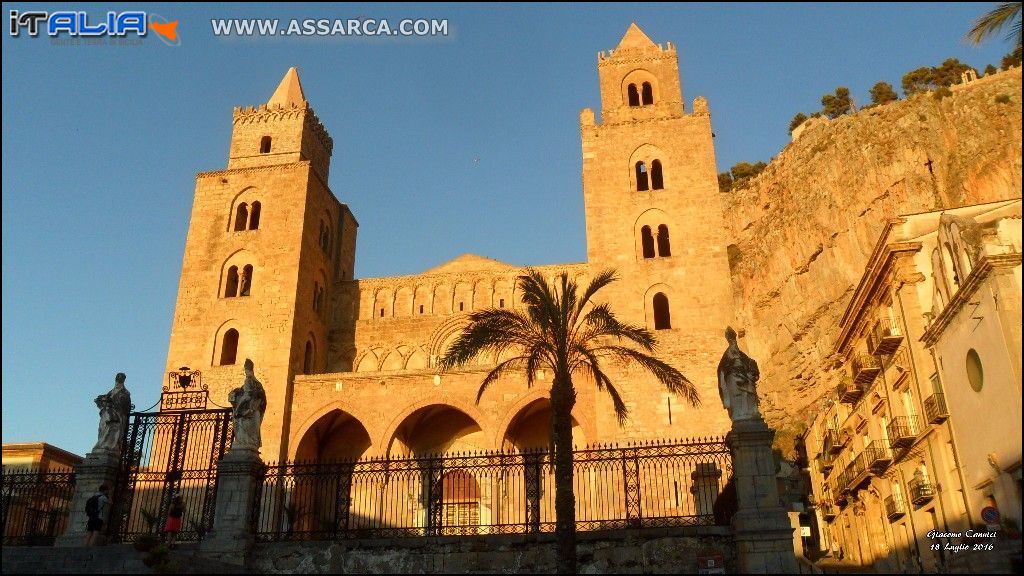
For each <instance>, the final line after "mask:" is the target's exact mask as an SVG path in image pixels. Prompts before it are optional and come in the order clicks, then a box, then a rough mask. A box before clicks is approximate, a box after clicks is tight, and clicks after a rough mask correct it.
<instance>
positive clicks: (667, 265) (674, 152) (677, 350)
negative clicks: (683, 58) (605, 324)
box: [580, 24, 732, 436]
mask: <svg viewBox="0 0 1024 576" xmlns="http://www.w3.org/2000/svg"><path fill="white" fill-rule="evenodd" d="M597 70H598V77H599V80H600V88H601V117H600V120H598V119H597V118H596V117H595V114H594V112H593V110H591V109H589V108H588V109H584V110H583V111H582V112H581V113H580V134H581V137H582V142H583V196H584V204H585V208H586V221H587V259H588V261H589V263H590V266H591V269H592V271H593V272H596V271H598V270H601V269H604V268H614V269H615V270H616V271H617V272H618V275H619V277H620V280H619V281H618V282H615V283H614V284H612V285H611V286H609V287H608V288H607V289H606V290H603V291H602V296H603V298H605V299H607V301H608V302H610V303H611V305H612V308H613V310H614V311H615V313H616V314H617V315H618V316H619V318H620V319H623V320H627V321H629V322H632V323H636V324H640V325H644V326H646V327H648V328H649V329H651V330H654V331H655V334H656V335H657V336H658V339H659V341H660V342H661V343H662V348H661V350H660V356H662V357H663V358H665V359H666V360H669V361H670V362H671V363H673V364H674V365H675V366H677V367H678V368H680V370H682V371H683V373H684V374H685V375H686V376H687V377H688V378H689V379H690V380H691V381H693V382H694V383H695V384H697V386H698V389H699V391H700V395H701V398H702V399H703V401H704V408H702V409H701V410H700V413H699V414H697V413H694V412H688V413H687V414H685V415H684V414H683V412H684V411H685V410H692V409H689V408H688V407H686V408H684V407H683V406H682V404H683V403H682V402H681V401H678V402H677V405H678V408H677V412H676V416H678V417H680V418H687V419H688V421H689V422H690V423H692V424H693V426H689V425H687V429H686V434H687V435H693V434H705V433H723V434H724V433H725V432H726V431H727V430H728V429H729V423H728V417H727V416H726V415H725V412H724V410H721V409H720V408H719V407H718V401H717V400H718V391H717V381H716V376H715V374H716V366H717V361H718V355H719V354H720V351H721V348H722V336H721V334H722V330H723V329H724V328H725V326H726V325H727V324H729V323H730V322H731V321H732V293H731V280H730V276H729V264H728V259H727V251H726V246H727V244H728V242H727V236H726V230H725V225H724V222H723V218H722V208H721V203H720V199H719V192H718V184H717V175H716V174H717V172H716V167H715V151H714V146H713V144H712V134H711V116H710V114H709V113H708V106H707V101H706V100H704V99H703V98H697V99H695V100H694V102H693V107H692V110H690V111H689V112H687V110H686V104H685V101H684V99H683V92H682V88H681V85H680V81H679V60H678V56H677V53H676V48H675V47H674V46H673V45H672V44H671V43H668V44H664V45H660V44H655V43H654V42H653V41H652V40H651V39H650V38H649V37H648V36H647V35H646V34H645V33H644V32H643V31H642V30H641V29H640V28H639V27H638V26H637V25H636V24H631V25H630V26H629V29H628V30H627V31H626V34H625V35H624V36H623V37H622V40H621V41H620V42H619V45H618V46H617V47H616V48H615V49H614V50H612V51H610V52H601V53H599V54H598V62H597ZM634 382H635V385H634ZM630 384H631V386H633V388H634V390H633V391H632V393H631V395H632V396H634V399H633V402H634V404H635V405H636V408H632V409H631V410H632V411H633V413H634V414H636V415H637V417H636V418H633V420H637V421H641V422H642V420H646V421H647V422H649V424H647V423H639V424H637V425H638V426H644V427H645V429H644V430H641V431H639V433H641V434H643V435H650V436H657V435H659V434H669V435H672V434H678V433H679V431H678V429H675V430H673V429H672V428H670V427H664V428H662V427H660V426H661V424H657V423H664V421H669V420H671V416H668V415H667V414H666V411H668V414H671V410H672V408H671V407H670V406H668V404H671V403H672V401H673V400H672V399H671V398H668V399H667V400H666V397H665V396H666V393H665V391H664V390H663V389H662V388H660V387H659V386H657V385H656V384H654V383H652V382H647V381H646V380H637V381H633V380H631V381H630Z"/></svg>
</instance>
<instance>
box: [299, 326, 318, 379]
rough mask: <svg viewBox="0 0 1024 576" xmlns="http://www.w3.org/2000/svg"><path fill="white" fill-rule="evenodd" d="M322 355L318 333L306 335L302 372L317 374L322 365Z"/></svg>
mask: <svg viewBox="0 0 1024 576" xmlns="http://www.w3.org/2000/svg"><path fill="white" fill-rule="evenodd" d="M320 356H321V353H320V350H319V346H317V341H316V335H315V334H313V333H312V332H310V333H309V334H308V335H307V336H306V343H305V346H304V347H303V350H302V373H303V374H316V373H317V370H318V366H319V365H320Z"/></svg>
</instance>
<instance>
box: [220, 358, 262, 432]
mask: <svg viewBox="0 0 1024 576" xmlns="http://www.w3.org/2000/svg"><path fill="white" fill-rule="evenodd" d="M228 402H230V403H231V418H232V420H233V422H234V435H233V437H232V438H231V449H232V450H236V449H237V450H253V451H258V450H259V448H260V446H261V445H262V444H263V443H262V441H261V439H260V425H261V424H262V423H263V414H264V413H265V412H266V411H267V394H266V392H264V391H263V384H260V381H259V380H257V379H256V375H255V374H253V363H252V360H249V359H248V358H246V360H245V382H243V383H242V385H241V386H239V387H238V388H235V389H234V390H232V391H231V393H230V394H228Z"/></svg>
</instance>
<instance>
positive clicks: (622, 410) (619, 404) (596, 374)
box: [578, 347, 629, 426]
mask: <svg viewBox="0 0 1024 576" xmlns="http://www.w3.org/2000/svg"><path fill="white" fill-rule="evenodd" d="M578 352H579V353H580V355H581V356H582V357H583V359H584V360H583V362H581V364H582V365H583V366H584V368H585V370H586V371H587V372H588V373H589V374H590V375H591V377H592V378H593V379H594V383H595V384H596V385H597V389H598V390H603V391H605V392H607V393H608V395H609V396H611V398H612V406H613V407H614V408H615V418H616V419H617V420H618V421H619V426H622V425H623V424H625V423H626V419H627V418H628V416H629V409H628V408H626V403H625V402H623V401H622V396H621V395H620V394H619V391H618V390H617V389H616V388H615V385H614V384H612V379H611V378H609V377H608V375H607V374H605V373H604V370H602V369H601V361H600V358H598V357H597V355H596V354H594V352H593V351H591V350H588V349H587V348H586V347H583V348H580V349H579V350H578Z"/></svg>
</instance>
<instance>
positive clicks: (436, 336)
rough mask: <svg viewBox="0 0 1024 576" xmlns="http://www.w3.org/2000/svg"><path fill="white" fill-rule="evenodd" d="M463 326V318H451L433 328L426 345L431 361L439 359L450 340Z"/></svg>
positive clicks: (464, 323) (464, 322) (464, 321)
mask: <svg viewBox="0 0 1024 576" xmlns="http://www.w3.org/2000/svg"><path fill="white" fill-rule="evenodd" d="M465 325H466V319H465V318H451V319H449V320H447V321H445V322H443V323H442V324H441V325H440V326H438V327H437V328H435V329H434V332H433V333H432V334H431V335H430V340H429V341H428V343H427V349H428V351H429V352H430V357H431V359H435V358H439V357H441V356H442V355H443V354H444V353H445V350H446V349H447V345H448V344H449V343H450V342H451V340H452V338H453V337H455V336H457V335H458V334H459V333H460V332H461V331H462V328H463V327H464V326H465Z"/></svg>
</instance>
